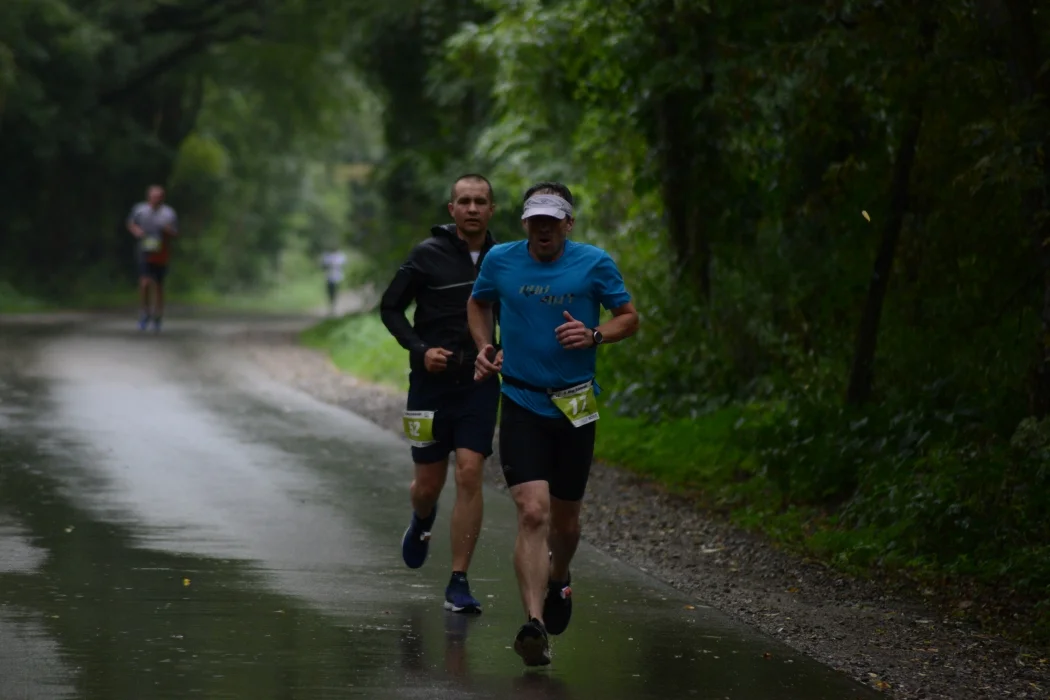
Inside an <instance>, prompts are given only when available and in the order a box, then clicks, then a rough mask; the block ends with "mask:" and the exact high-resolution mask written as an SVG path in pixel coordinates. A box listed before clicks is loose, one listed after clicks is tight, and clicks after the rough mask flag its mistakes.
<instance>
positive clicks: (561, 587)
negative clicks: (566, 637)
mask: <svg viewBox="0 0 1050 700" xmlns="http://www.w3.org/2000/svg"><path fill="white" fill-rule="evenodd" d="M570 618H572V574H569V576H568V580H567V581H566V582H565V583H560V582H557V581H548V582H547V597H546V599H544V601H543V622H544V623H545V624H546V626H547V632H549V633H550V634H561V633H562V632H564V631H565V628H566V627H568V626H569V619H570Z"/></svg>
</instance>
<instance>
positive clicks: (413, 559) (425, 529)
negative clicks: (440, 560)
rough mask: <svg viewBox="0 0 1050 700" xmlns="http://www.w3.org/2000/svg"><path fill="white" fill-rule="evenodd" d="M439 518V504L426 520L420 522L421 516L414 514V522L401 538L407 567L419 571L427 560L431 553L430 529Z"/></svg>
mask: <svg viewBox="0 0 1050 700" xmlns="http://www.w3.org/2000/svg"><path fill="white" fill-rule="evenodd" d="M435 518H437V504H436V503H435V504H434V510H433V511H432V512H431V513H430V517H429V518H427V519H426V520H420V519H419V516H417V515H416V514H415V513H412V522H411V523H409V525H408V529H406V530H405V535H404V537H402V538H401V557H402V558H403V559H404V560H405V565H406V566H408V568H410V569H418V568H419V567H421V566H423V563H424V562H425V561H426V560H427V554H429V553H430V528H432V527H434V519H435Z"/></svg>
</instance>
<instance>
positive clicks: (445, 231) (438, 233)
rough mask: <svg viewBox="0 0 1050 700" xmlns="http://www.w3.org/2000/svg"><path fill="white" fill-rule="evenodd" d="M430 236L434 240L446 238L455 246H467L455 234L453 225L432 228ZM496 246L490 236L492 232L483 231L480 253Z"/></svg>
mask: <svg viewBox="0 0 1050 700" xmlns="http://www.w3.org/2000/svg"><path fill="white" fill-rule="evenodd" d="M430 235H431V236H434V237H435V238H447V239H448V240H450V241H452V242H453V243H455V244H456V245H461V246H465V245H466V244H467V242H466V241H464V240H463V239H462V238H460V237H459V236H458V235H457V234H456V225H455V224H441V225H440V226H433V227H431V229H430ZM494 245H496V239H495V238H494V237H493V236H492V231H485V243H484V244H482V246H481V252H482V253H484V252H486V251H488V249H489V248H491V247H492V246H494Z"/></svg>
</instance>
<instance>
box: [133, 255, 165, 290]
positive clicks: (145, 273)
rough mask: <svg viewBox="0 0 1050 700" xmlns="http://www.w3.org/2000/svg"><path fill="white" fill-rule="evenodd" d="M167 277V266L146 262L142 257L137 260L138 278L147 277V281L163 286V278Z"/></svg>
mask: <svg viewBox="0 0 1050 700" xmlns="http://www.w3.org/2000/svg"><path fill="white" fill-rule="evenodd" d="M167 276H168V266H167V265H158V264H157V263H151V262H146V257H145V256H142V257H141V258H140V259H139V277H148V278H149V279H151V280H153V281H155V282H157V283H158V284H163V282H164V278H165V277H167Z"/></svg>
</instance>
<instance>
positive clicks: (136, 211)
mask: <svg viewBox="0 0 1050 700" xmlns="http://www.w3.org/2000/svg"><path fill="white" fill-rule="evenodd" d="M178 226H179V220H178V217H177V216H176V215H175V210H174V209H172V208H171V207H169V206H168V205H167V204H165V203H164V188H163V187H161V186H160V185H151V186H150V188H149V189H148V190H146V201H145V202H139V203H138V204H136V205H135V206H134V207H132V209H131V213H130V214H129V215H128V220H127V227H128V231H129V232H130V233H131V235H132V236H134V237H135V238H137V239H138V258H139V298H140V300H141V302H142V312H141V314H140V316H139V330H143V331H144V330H146V329H147V328H148V327H149V322H150V320H152V321H153V330H154V331H157V332H159V331H160V324H161V319H162V318H163V317H164V279H165V278H166V277H167V276H168V263H169V260H170V257H171V239H172V238H174V237H175V236H177V235H178V230H179V229H178ZM150 290H152V291H153V304H152V307H151V305H150Z"/></svg>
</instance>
